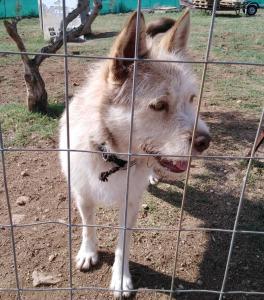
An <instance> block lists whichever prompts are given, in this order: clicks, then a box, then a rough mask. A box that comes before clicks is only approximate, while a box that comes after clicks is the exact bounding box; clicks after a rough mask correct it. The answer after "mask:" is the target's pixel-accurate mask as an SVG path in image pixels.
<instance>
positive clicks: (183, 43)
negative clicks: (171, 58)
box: [160, 9, 190, 52]
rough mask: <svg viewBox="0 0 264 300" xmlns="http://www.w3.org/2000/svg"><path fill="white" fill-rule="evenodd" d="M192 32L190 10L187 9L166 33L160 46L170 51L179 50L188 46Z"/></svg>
mask: <svg viewBox="0 0 264 300" xmlns="http://www.w3.org/2000/svg"><path fill="white" fill-rule="evenodd" d="M189 33H190V12H189V10H188V9H187V10H186V11H185V13H184V14H183V15H182V16H181V18H180V19H179V20H177V22H175V24H174V26H173V27H172V28H171V29H170V30H169V31H167V32H166V33H165V35H164V36H163V38H162V39H161V41H160V47H161V48H163V49H165V50H167V51H168V52H178V51H181V50H183V49H185V48H186V47H187V42H188V38H189Z"/></svg>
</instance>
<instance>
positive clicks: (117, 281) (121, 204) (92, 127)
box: [60, 49, 208, 297]
mask: <svg viewBox="0 0 264 300" xmlns="http://www.w3.org/2000/svg"><path fill="white" fill-rule="evenodd" d="M151 55H152V57H155V58H160V59H169V60H177V59H180V58H181V56H179V57H177V56H175V54H173V53H165V52H164V51H162V50H160V49H158V50H157V51H154V50H153V51H152V52H151ZM146 66H147V65H146ZM146 66H145V65H144V66H143V65H140V64H139V67H138V68H139V72H138V77H137V79H138V80H137V83H136V84H137V88H136V101H135V110H134V130H133V143H132V152H134V153H145V152H144V151H145V150H144V149H145V148H148V147H150V150H155V151H157V152H159V153H163V154H173V155H188V154H189V150H190V136H191V133H192V130H193V126H194V121H195V109H194V105H193V104H191V103H190V101H189V99H190V97H191V95H194V94H196V84H195V79H194V77H193V75H192V73H191V71H190V69H189V66H186V65H185V64H175V63H171V64H169V63H156V64H155V63H149V64H148V66H147V67H146ZM104 72H105V66H104V65H102V66H99V67H98V68H97V69H96V70H94V71H93V74H91V76H90V79H89V81H88V82H87V84H86V85H85V88H83V89H82V90H81V91H80V92H79V93H78V94H77V95H75V97H74V99H73V101H72V102H71V104H70V110H69V111H70V113H69V123H70V124H69V125H70V149H73V150H85V151H89V150H90V151H94V150H97V149H96V145H98V144H100V143H102V142H107V145H108V147H109V149H110V150H111V151H117V152H121V153H125V152H127V151H128V144H129V138H128V133H129V128H130V103H131V87H132V77H131V76H130V77H128V78H127V79H126V80H125V81H124V83H123V84H122V86H121V87H120V86H116V85H113V84H112V83H109V82H107V81H106V80H105V76H104ZM165 94H166V95H168V96H166V97H167V98H166V101H168V104H169V107H170V110H169V113H168V114H167V115H165V112H157V111H153V110H151V109H150V104H151V103H153V101H156V100H157V99H159V98H160V97H163V96H164V95H165ZM109 95H111V97H112V98H111V99H112V100H113V102H109V101H108V102H107V101H105V100H104V99H106V98H107V97H108V96H109ZM102 111H103V112H102ZM105 128H107V130H108V131H109V132H110V133H111V135H113V136H114V139H115V140H116V142H117V143H116V144H115V143H111V141H110V139H109V138H108V137H107V134H105V132H104V129H105ZM198 131H200V132H205V133H208V128H207V126H206V125H205V123H204V122H203V121H201V120H199V122H198ZM104 139H108V140H104ZM60 148H61V149H66V148H67V129H66V115H65V114H64V116H63V117H62V120H61V124H60ZM119 157H120V158H123V159H127V157H126V156H123V157H121V156H119ZM60 159H61V165H62V169H63V172H64V174H65V175H66V177H67V169H68V160H67V153H66V152H60ZM132 159H133V160H134V161H135V162H136V164H135V165H134V166H132V167H131V168H130V181H129V191H128V206H127V223H126V224H124V209H125V206H126V204H125V199H126V187H127V185H126V180H127V179H126V170H120V171H118V172H117V173H115V174H112V175H111V176H110V177H109V181H108V182H101V181H100V180H99V174H100V173H101V172H103V171H107V170H109V169H110V168H111V167H112V164H111V163H108V162H105V161H104V160H103V159H102V157H101V155H100V154H91V153H85V152H78V151H75V152H71V153H70V171H71V172H70V174H71V186H72V193H73V195H74V197H75V199H76V201H77V206H78V209H79V211H80V215H81V218H82V223H83V224H84V225H94V224H95V219H94V213H95V212H94V211H95V208H96V206H98V205H107V206H113V205H115V206H117V207H118V208H119V210H120V226H125V225H126V226H127V227H128V228H131V227H133V226H134V225H135V222H136V219H137V213H138V209H139V206H140V201H141V198H142V194H143V192H144V190H145V189H146V187H147V185H148V183H149V178H150V180H151V182H152V183H155V182H156V180H155V179H154V174H153V171H152V166H153V164H154V163H157V162H156V160H155V159H153V158H146V157H136V158H132ZM176 160H177V159H176ZM130 237H131V231H130V230H128V231H126V239H125V251H124V253H125V257H124V274H123V286H121V281H122V280H121V276H122V260H123V257H122V254H123V249H122V248H123V238H124V232H123V230H120V234H119V239H118V245H117V248H116V251H115V262H114V265H113V270H112V280H111V285H110V287H111V289H113V290H117V291H115V292H114V295H115V297H119V296H120V292H118V290H120V289H123V290H125V292H123V296H125V297H126V296H129V295H130V292H129V290H130V289H132V288H133V285H132V281H131V275H130V272H129V266H128V258H129V243H130ZM97 261H98V254H97V240H96V233H95V228H93V227H83V233H82V244H81V247H80V250H79V252H78V254H77V257H76V263H77V268H78V269H89V268H90V267H91V265H94V264H96V263H97Z"/></svg>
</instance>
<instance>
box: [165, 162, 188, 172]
mask: <svg viewBox="0 0 264 300" xmlns="http://www.w3.org/2000/svg"><path fill="white" fill-rule="evenodd" d="M160 164H161V165H162V166H163V167H165V168H167V169H169V170H170V171H171V172H173V173H181V172H184V171H186V169H187V166H188V162H187V161H186V160H178V161H176V162H173V161H171V160H161V161H160Z"/></svg>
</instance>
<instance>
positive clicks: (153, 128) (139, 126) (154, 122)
mask: <svg viewBox="0 0 264 300" xmlns="http://www.w3.org/2000/svg"><path fill="white" fill-rule="evenodd" d="M136 19H137V14H136V13H134V14H133V15H132V16H131V17H130V19H129V21H128V23H127V25H126V26H125V27H124V29H123V30H122V31H121V33H120V34H119V36H118V37H117V39H116V41H115V43H114V45H113V47H112V50H111V53H110V55H111V56H112V57H124V58H134V54H135V39H136ZM154 27H155V26H154ZM169 27H171V28H170V29H169V30H168V31H167V32H165V33H164V35H163V36H162V38H161V40H160V41H159V42H158V43H155V42H153V41H152V38H150V35H148V34H147V29H146V25H145V21H144V17H143V15H141V16H140V31H139V35H138V36H139V40H138V42H139V43H138V57H142V58H148V59H159V60H166V61H177V60H182V59H183V58H184V56H185V52H186V47H187V41H188V36H189V31H190V15H189V12H188V11H187V12H185V14H184V15H183V16H182V17H181V18H180V19H179V20H178V21H176V22H172V21H171V25H169ZM155 29H157V28H155ZM133 72H134V63H133V61H132V60H130V61H127V60H118V59H116V60H110V61H109V62H108V63H107V65H106V66H105V69H104V79H105V82H106V85H107V92H106V93H105V94H106V95H107V96H106V98H107V101H105V105H104V109H103V114H104V116H103V118H104V120H105V123H106V126H107V128H108V129H109V131H110V132H111V133H112V135H113V139H114V140H115V142H116V144H117V145H118V149H119V150H121V151H127V149H128V143H129V138H128V136H129V131H130V121H131V119H130V115H131V102H132V86H133ZM135 80H136V83H135V84H136V88H135V102H134V126H133V144H132V151H133V152H140V151H141V152H142V151H144V152H147V153H159V154H165V155H188V154H189V151H190V145H191V137H192V131H193V127H194V123H195V110H196V109H195V98H196V97H197V86H196V81H195V78H194V75H193V73H192V71H191V69H190V66H189V65H188V64H186V63H175V62H138V63H137V69H136V77H135ZM209 143H210V135H209V130H208V128H207V126H206V124H205V123H204V122H203V121H202V120H200V119H199V120H198V125H197V130H196V134H195V139H194V147H193V154H199V153H202V152H203V151H204V150H206V149H207V148H208V146H209ZM158 162H159V163H160V164H161V165H162V166H163V167H165V168H167V169H169V170H170V171H172V172H182V171H184V170H185V169H186V167H187V163H186V159H184V158H173V159H171V158H169V159H168V158H159V159H158Z"/></svg>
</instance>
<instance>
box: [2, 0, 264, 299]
mask: <svg viewBox="0 0 264 300" xmlns="http://www.w3.org/2000/svg"><path fill="white" fill-rule="evenodd" d="M62 5H63V20H65V18H66V8H65V7H66V5H65V0H63V1H62ZM216 9H217V0H214V3H213V10H212V18H211V25H210V28H209V33H208V41H207V48H206V53H205V59H204V60H181V61H178V60H175V61H171V60H169V61H168V60H153V59H142V58H139V57H138V48H139V34H140V12H141V0H138V4H137V12H138V13H137V19H136V42H135V56H134V58H122V57H118V58H113V57H106V56H89V55H72V54H69V53H68V49H67V41H66V26H65V24H64V25H63V48H64V51H63V54H46V53H41V54H42V55H47V56H54V57H62V58H64V80H65V109H66V126H67V149H48V148H47V149H37V148H36V149H33V148H32V149H30V148H5V146H4V142H3V136H2V130H1V124H0V152H1V161H2V170H3V181H4V191H5V196H6V203H7V209H8V217H9V223H8V224H4V223H3V224H0V227H2V228H9V229H10V235H11V236H10V238H11V244H12V254H13V263H14V271H15V281H16V288H3V287H1V288H0V292H14V293H16V294H17V299H18V300H21V293H22V292H25V293H26V292H57V291H66V292H69V299H71V300H72V299H73V298H74V292H77V291H87V292H88V291H102V292H104V291H113V290H111V289H109V288H102V287H99V286H86V287H74V286H73V281H72V279H73V267H72V229H73V228H74V227H84V226H85V227H94V228H110V229H116V230H120V231H122V232H123V245H122V252H123V256H122V257H123V260H122V277H121V278H122V280H123V272H124V256H125V255H124V254H125V243H126V235H127V231H159V232H175V233H176V240H175V245H176V248H175V256H174V264H173V271H172V274H171V287H170V289H152V288H138V289H133V290H131V291H132V292H137V293H139V292H144V293H152V292H162V293H168V294H170V299H171V298H172V295H173V294H175V293H178V294H180V293H184V294H192V293H195V294H215V295H219V300H222V299H223V296H224V295H256V296H263V297H264V291H263V292H259V291H242V290H231V291H227V290H225V286H226V281H227V276H228V271H229V267H230V260H231V256H232V252H233V247H234V241H235V237H236V235H237V234H246V235H263V236H264V231H256V230H255V231H254V230H239V229H237V225H238V219H239V216H240V212H241V207H242V203H243V198H244V193H245V188H246V184H247V182H248V176H249V173H250V169H251V165H252V161H253V159H254V160H261V159H264V157H261V156H259V157H258V158H256V157H255V156H254V149H255V146H256V142H257V137H258V136H259V133H260V130H261V126H262V123H263V116H264V110H262V114H261V116H260V120H259V124H258V128H257V131H256V136H255V140H254V144H253V147H252V151H251V155H250V156H235V155H203V156H196V155H192V154H191V150H192V148H193V144H194V135H195V131H196V127H197V123H198V118H199V113H200V107H201V103H202V98H203V89H204V85H205V78H206V74H207V68H208V65H242V66H254V67H264V63H252V62H244V61H241V62H239V61H215V60H210V49H211V44H212V36H213V31H214V23H215V16H216ZM0 53H1V54H6V55H21V54H28V55H36V54H39V53H36V52H18V51H0ZM68 58H79V59H80V58H85V59H89V60H95V59H96V60H109V59H117V60H126V61H132V62H133V64H134V69H133V85H132V96H131V98H132V101H131V112H130V130H129V146H128V151H127V152H126V153H118V152H111V154H116V155H127V160H128V163H127V166H128V167H127V174H126V195H125V199H124V202H125V207H124V222H123V223H122V224H120V226H113V225H96V224H91V225H83V224H72V198H71V168H70V154H71V152H86V153H91V154H92V153H97V154H98V153H100V154H102V152H101V151H88V150H87V151H86V150H76V149H71V145H70V124H69V97H68V95H69V92H68V91H69V78H68ZM138 62H144V63H148V62H155V63H163V62H166V63H184V64H185V63H191V64H201V65H203V73H202V78H201V84H200V93H199V99H198V105H197V110H196V118H195V124H194V128H193V132H192V140H191V147H190V152H189V155H180V156H177V155H163V154H142V153H133V152H132V141H133V124H134V102H135V91H136V86H137V64H138ZM19 151H22V152H59V151H65V152H67V162H68V168H67V173H68V174H67V175H68V185H67V186H68V189H67V194H68V197H67V199H68V208H67V210H68V222H61V221H38V222H35V223H24V224H14V223H13V220H12V208H11V204H10V199H9V191H8V181H7V176H6V163H5V152H19ZM107 153H108V154H109V152H107ZM140 156H152V157H153V156H163V157H176V158H177V157H181V158H187V159H188V167H187V172H186V177H185V183H184V190H183V195H182V201H181V209H180V220H179V225H178V228H174V227H171V228H170V227H166V228H165V227H164V228H162V227H129V226H127V213H128V194H129V182H130V167H129V166H130V161H131V159H132V158H133V157H140ZM193 158H195V159H203V160H205V159H209V160H211V159H214V160H241V159H243V160H248V164H247V169H246V174H245V176H244V179H243V183H242V188H241V193H240V199H239V203H238V207H237V211H236V217H235V222H234V226H233V228H232V229H224V228H205V227H204V228H203V227H186V226H183V224H182V223H183V222H182V221H183V215H184V205H185V200H186V193H187V189H188V181H189V177H190V166H191V161H192V159H193ZM41 225H62V226H65V227H67V228H68V269H69V279H68V283H69V285H68V287H60V288H59V287H53V288H48V287H47V288H46V287H42V288H23V287H21V284H20V280H19V272H18V262H17V250H16V242H15V235H14V230H15V228H25V227H31V226H41ZM182 232H222V233H230V234H231V240H230V246H229V252H228V257H227V260H226V266H225V272H224V276H223V281H222V285H221V289H220V290H206V289H182V288H175V287H174V285H175V284H174V280H175V277H176V270H177V263H178V255H179V249H180V243H179V242H180V235H181V233H182ZM122 286H123V284H122V283H121V287H122ZM115 291H118V292H124V290H123V289H121V290H115Z"/></svg>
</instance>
